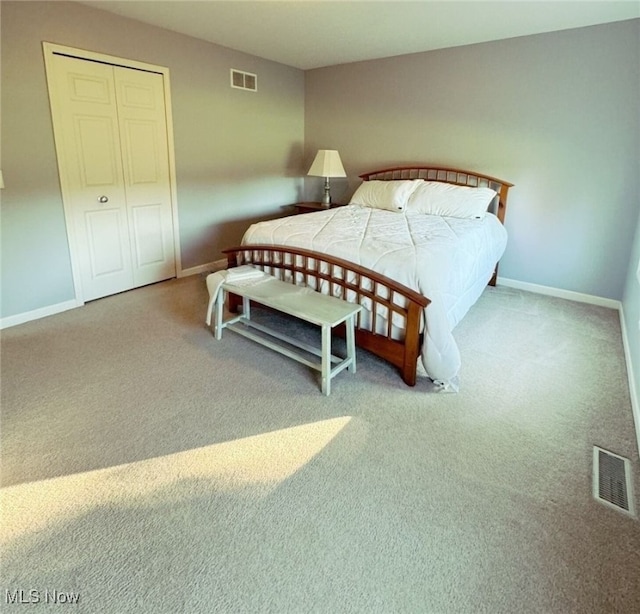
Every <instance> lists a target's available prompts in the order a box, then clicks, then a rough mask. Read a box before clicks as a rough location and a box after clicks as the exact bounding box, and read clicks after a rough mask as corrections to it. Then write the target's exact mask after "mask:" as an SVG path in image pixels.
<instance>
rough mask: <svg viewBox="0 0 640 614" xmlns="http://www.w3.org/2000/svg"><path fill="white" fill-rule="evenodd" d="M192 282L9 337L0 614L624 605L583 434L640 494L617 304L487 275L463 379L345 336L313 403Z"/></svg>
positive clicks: (615, 539) (611, 529) (627, 580)
mask: <svg viewBox="0 0 640 614" xmlns="http://www.w3.org/2000/svg"><path fill="white" fill-rule="evenodd" d="M207 298H208V297H207V294H206V288H205V285H204V278H203V277H200V276H195V277H191V278H185V279H181V280H172V281H169V282H165V283H162V284H157V285H154V286H149V287H146V288H142V289H138V290H135V291H132V292H128V293H124V294H121V295H118V296H113V297H109V298H106V299H102V300H99V301H95V302H93V303H90V304H88V305H86V306H85V307H84V308H82V309H76V310H73V311H69V312H65V313H62V314H59V315H57V316H52V317H49V318H46V319H43V320H39V321H36V322H31V323H28V324H24V325H21V326H18V327H14V328H10V329H7V330H4V331H2V337H1V350H2V362H1V369H2V398H1V401H2V415H1V424H0V426H1V428H2V431H1V437H2V439H1V444H2V447H1V455H2V456H1V461H2V489H1V490H0V503H1V514H2V516H1V538H2V542H1V544H2V570H1V574H0V578H1V585H0V591H1V593H0V610H2V611H5V610H6V611H7V612H13V611H16V612H17V611H27V610H29V611H30V609H29V608H28V607H27V605H26V604H27V603H30V604H33V605H35V604H36V602H38V603H37V607H35V608H33V610H34V611H37V612H62V611H75V612H82V613H91V614H100V613H105V614H112V613H113V614H126V613H129V612H131V613H133V612H136V613H141V614H165V613H167V614H169V613H181V612H184V613H189V614H200V613H209V612H223V613H226V612H230V613H244V612H247V613H253V612H274V613H284V612H291V613H303V612H305V613H306V612H327V613H332V614H333V613H341V612H345V613H348V612H363V613H365V612H366V613H377V612H380V613H395V612H398V613H401V612H402V613H403V612H407V613H412V612H416V613H427V614H449V613H452V614H463V613H476V612H477V613H480V612H483V613H484V612H486V613H491V614H500V613H505V614H512V613H514V612H518V613H522V614H524V613H545V614H555V613H558V614H568V613H574V612H575V613H576V614H577V613H579V614H606V613H616V614H617V613H624V614H626V613H629V614H632V613H636V612H640V579H639V578H640V523H639V521H638V520H637V519H634V518H629V517H627V516H625V515H623V514H621V513H619V512H617V511H615V510H612V509H609V508H608V507H605V506H604V505H602V504H601V503H598V502H596V501H595V500H594V499H593V498H592V495H591V479H592V476H591V459H592V447H593V445H598V446H601V447H604V448H606V449H608V450H611V451H613V452H615V453H617V454H620V455H622V456H626V457H629V458H631V460H632V467H633V472H634V486H635V492H636V493H638V492H640V490H639V487H640V482H639V480H638V475H639V472H640V464H639V462H638V451H637V445H636V436H635V432H634V425H633V419H632V413H631V405H630V400H629V392H628V387H627V376H626V372H625V365H624V357H623V350H622V341H621V336H620V326H619V319H618V314H617V313H616V312H615V311H613V310H609V309H605V308H599V307H594V306H589V305H583V304H578V303H573V302H569V301H564V300H560V299H555V298H551V297H546V296H540V295H535V294H531V293H526V292H522V291H518V290H513V289H508V288H503V287H498V288H488V289H487V290H486V292H485V293H484V295H483V296H482V297H481V299H480V301H479V302H478V303H477V304H476V305H475V306H474V307H473V308H472V310H471V311H470V312H469V314H468V315H467V317H466V318H465V319H464V320H463V322H462V323H461V324H460V325H459V326H458V327H457V328H456V331H455V336H456V339H457V340H458V343H459V346H460V349H461V353H462V360H463V368H462V373H461V390H460V392H459V393H458V394H439V393H437V392H435V391H434V390H433V388H432V387H431V386H430V385H429V383H428V382H427V381H426V380H420V381H419V383H418V385H417V386H416V387H415V388H413V389H412V388H408V387H406V386H405V385H404V384H403V383H402V381H401V379H400V378H399V376H398V374H397V373H396V371H395V370H394V369H393V368H392V367H390V366H388V365H387V364H385V363H383V362H382V361H380V360H379V359H377V358H376V357H373V356H371V355H370V354H368V353H366V352H364V351H360V352H359V353H358V372H357V373H356V374H355V375H353V374H350V373H348V372H344V373H342V374H340V375H339V376H337V377H336V378H335V379H334V380H333V382H332V392H331V395H330V396H329V397H324V396H323V395H322V394H321V393H320V391H319V386H318V380H317V373H315V372H312V371H310V370H309V369H308V368H306V367H305V366H303V365H300V364H298V363H295V362H293V361H291V360H288V359H286V358H284V357H282V356H280V355H278V354H275V353H273V352H271V351H270V350H268V349H267V348H263V347H259V346H256V345H255V344H253V343H252V342H250V341H249V340H246V339H244V338H241V337H239V336H237V335H233V334H232V333H229V332H227V333H225V335H224V337H223V339H222V340H221V341H216V340H215V339H214V338H213V336H212V334H211V332H210V331H209V330H207V329H206V328H205V326H204V316H205V310H206V303H207ZM263 317H265V318H274V317H277V316H274V315H273V314H263ZM277 324H278V325H280V326H285V327H287V328H288V329H289V330H290V331H291V330H293V331H294V332H295V333H296V334H300V335H302V336H304V337H305V338H312V337H314V336H315V335H316V331H315V330H313V329H310V328H307V327H303V326H300V325H298V324H296V323H294V322H292V321H291V320H287V319H285V318H279V319H278V323H277ZM636 501H637V498H636ZM76 598H77V599H78V601H77V603H75V604H73V605H70V604H69V603H68V602H69V601H75V600H76ZM20 602H22V603H20ZM63 604H64V605H66V606H67V610H65V608H64V607H63Z"/></svg>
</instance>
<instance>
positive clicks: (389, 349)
mask: <svg viewBox="0 0 640 614" xmlns="http://www.w3.org/2000/svg"><path fill="white" fill-rule="evenodd" d="M360 178H361V179H362V180H363V181H371V180H378V181H391V180H397V179H424V180H428V181H440V182H443V183H451V184H455V185H463V186H471V187H489V188H491V189H492V190H495V192H496V194H497V195H496V198H495V199H494V202H493V203H492V204H491V206H490V208H489V210H490V211H492V213H494V214H495V215H496V216H497V217H498V219H499V220H500V222H502V223H504V218H505V214H506V210H507V193H508V191H509V188H510V187H512V185H513V184H511V183H508V182H506V181H503V180H501V179H496V178H495V177H490V176H488V175H482V174H479V173H474V172H472V171H465V170H459V169H452V168H444V167H438V166H420V165H416V166H398V167H394V168H387V169H382V170H378V171H373V172H370V173H364V174H362V175H360ZM223 253H224V254H226V256H227V264H228V267H229V268H232V267H235V266H239V265H241V264H252V265H253V266H256V267H258V268H260V269H262V270H264V271H266V272H267V273H269V274H270V275H273V276H274V277H277V278H278V279H284V280H286V281H289V282H291V283H304V284H305V285H308V286H310V287H312V288H316V289H317V288H320V285H321V284H323V285H325V286H326V287H327V289H328V293H329V294H330V295H331V296H339V297H348V300H349V301H351V302H355V303H358V304H363V303H365V304H367V305H368V306H367V309H368V311H369V312H370V313H371V317H370V319H369V320H368V321H367V322H365V321H364V319H363V315H362V312H360V314H359V316H358V321H357V322H356V343H357V345H358V346H359V347H362V348H364V349H366V350H368V351H370V352H371V353H373V354H375V355H377V356H379V357H381V358H383V359H384V360H386V361H388V362H390V363H391V364H392V365H394V366H396V367H397V368H398V369H400V373H401V376H402V379H403V380H404V382H405V383H406V384H407V385H409V386H415V384H416V376H417V374H416V366H417V361H418V356H419V355H420V347H421V335H420V326H421V322H422V312H423V310H424V308H425V307H427V305H428V304H429V302H430V301H429V299H428V298H426V297H424V296H422V295H421V294H419V293H418V292H415V291H414V290H411V289H410V288H407V287H406V286H404V285H403V284H400V283H398V282H396V281H394V280H393V279H390V278H388V277H385V276H383V275H379V274H378V273H376V272H374V271H371V270H370V269H367V268H365V267H361V266H359V265H357V264H354V263H353V262H349V261H347V260H343V259H341V258H335V257H333V256H329V255H327V254H322V253H319V252H314V251H311V250H306V249H299V248H295V247H286V246H278V245H276V246H274V245H246V246H240V247H232V248H229V249H225V250H223ZM497 270H498V269H497V266H496V270H495V272H494V274H493V277H492V278H491V281H490V282H489V284H490V285H495V283H496V278H497ZM240 301H241V300H240V299H239V297H236V296H234V295H229V308H230V309H231V310H232V311H237V309H238V307H239V305H240ZM373 307H375V308H373ZM379 313H383V314H387V313H391V314H393V317H387V318H386V323H385V325H384V326H383V328H385V329H386V330H385V331H383V332H380V324H379V322H380V321H381V320H382V318H379V317H378V314H379ZM398 321H401V322H402V323H401V324H400V326H401V327H402V328H403V329H404V339H402V340H398V339H395V338H393V336H392V325H398Z"/></svg>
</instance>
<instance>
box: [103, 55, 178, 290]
mask: <svg viewBox="0 0 640 614" xmlns="http://www.w3.org/2000/svg"><path fill="white" fill-rule="evenodd" d="M114 72H115V82H116V96H117V100H118V116H119V121H120V134H121V138H122V159H123V166H124V182H125V191H126V195H127V204H128V211H129V225H130V229H131V242H132V247H133V249H132V254H133V275H134V279H135V283H136V285H142V284H145V283H151V282H154V281H160V280H162V279H168V278H170V277H174V276H175V253H174V245H173V217H172V215H173V214H172V210H171V186H170V180H169V153H168V143H167V125H166V114H165V107H164V80H163V78H162V75H160V74H157V73H151V72H141V71H134V70H127V69H125V68H119V67H115V69H114Z"/></svg>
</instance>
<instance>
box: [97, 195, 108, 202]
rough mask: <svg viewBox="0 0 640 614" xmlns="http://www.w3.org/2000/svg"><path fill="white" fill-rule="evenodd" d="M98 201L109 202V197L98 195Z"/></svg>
mask: <svg viewBox="0 0 640 614" xmlns="http://www.w3.org/2000/svg"><path fill="white" fill-rule="evenodd" d="M98 202H99V203H108V202H109V198H108V197H107V196H99V197H98Z"/></svg>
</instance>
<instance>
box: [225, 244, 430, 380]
mask: <svg viewBox="0 0 640 614" xmlns="http://www.w3.org/2000/svg"><path fill="white" fill-rule="evenodd" d="M223 253H225V254H226V256H227V262H228V266H229V268H232V267H235V266H239V265H241V264H251V265H253V266H255V267H258V268H260V269H262V270H263V271H265V272H267V273H269V274H270V275H273V276H274V277H277V278H278V279H282V280H284V281H287V282H289V283H295V284H297V285H306V286H309V287H311V288H313V289H314V290H318V291H322V292H324V293H326V294H329V295H331V296H336V297H338V298H342V299H345V300H348V301H349V302H352V303H357V304H359V305H362V306H363V307H364V310H363V312H364V313H366V314H368V315H367V316H366V317H365V316H363V312H361V313H360V314H359V316H358V321H357V323H356V343H357V344H358V345H359V346H360V347H362V348H364V349H366V350H368V351H370V352H372V353H373V354H376V355H377V356H380V357H381V358H383V359H384V360H386V361H388V362H390V363H391V364H393V365H394V366H396V367H398V368H399V369H400V372H401V375H402V379H403V380H404V382H405V383H406V384H408V385H409V386H414V385H415V383H416V364H417V360H418V355H419V354H420V324H421V321H422V314H423V310H424V308H425V307H426V306H427V305H428V304H429V302H430V301H429V299H428V298H426V297H424V296H422V295H421V294H419V293H418V292H415V291H414V290H411V289H410V288H407V287H406V286H403V285H402V284H399V283H398V282H396V281H394V280H393V279H390V278H388V277H385V276H384V275H379V274H378V273H375V272H374V271H371V270H370V269H367V268H365V267H361V266H359V265H357V264H354V263H352V262H349V261H347V260H343V259H341V258H335V257H333V256H328V255H326V254H321V253H318V252H313V251H311V250H307V249H299V248H294V247H286V246H277V245H276V246H274V245H250V246H242V247H232V248H229V249H226V250H223ZM229 303H230V304H229V306H230V308H231V309H232V310H234V311H235V310H236V309H237V304H238V302H237V300H234V298H233V297H232V296H230V297H229ZM398 329H401V330H402V331H404V332H403V335H404V336H403V337H402V338H401V339H397V338H394V337H396V336H397V335H394V334H393V332H394V330H395V331H397V330H398Z"/></svg>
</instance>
